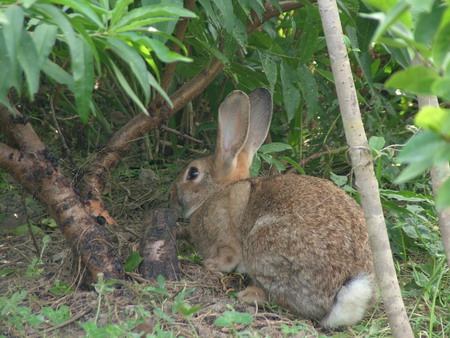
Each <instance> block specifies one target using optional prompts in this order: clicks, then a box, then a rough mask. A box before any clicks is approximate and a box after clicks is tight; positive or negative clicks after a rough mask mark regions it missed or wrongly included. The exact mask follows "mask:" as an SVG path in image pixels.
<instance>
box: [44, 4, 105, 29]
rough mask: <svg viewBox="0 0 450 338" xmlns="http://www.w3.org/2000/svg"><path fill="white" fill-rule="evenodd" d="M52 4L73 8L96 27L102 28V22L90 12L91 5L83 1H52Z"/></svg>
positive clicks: (93, 12)
mask: <svg viewBox="0 0 450 338" xmlns="http://www.w3.org/2000/svg"><path fill="white" fill-rule="evenodd" d="M52 2H53V3H58V4H61V5H65V6H68V7H71V8H73V9H74V10H76V11H78V12H80V13H81V14H83V16H84V17H86V18H88V19H89V20H91V21H92V22H93V23H95V24H96V25H97V26H98V27H103V22H102V21H101V20H100V18H99V17H98V16H97V14H96V13H95V11H94V10H92V7H91V6H92V3H91V2H90V1H85V0H52Z"/></svg>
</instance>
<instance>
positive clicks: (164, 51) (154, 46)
mask: <svg viewBox="0 0 450 338" xmlns="http://www.w3.org/2000/svg"><path fill="white" fill-rule="evenodd" d="M118 36H120V37H124V38H125V39H127V40H131V41H133V42H135V43H137V44H141V45H144V46H146V47H147V48H149V49H150V50H151V51H153V52H155V54H156V56H157V57H158V58H159V59H160V60H161V61H162V62H166V63H170V62H176V61H183V62H192V59H191V58H188V57H185V56H182V55H180V54H178V53H175V52H172V51H171V50H170V49H169V48H168V47H167V46H166V45H164V44H163V43H162V42H161V41H159V40H155V39H151V38H149V37H147V36H143V35H141V34H137V33H134V32H127V33H122V34H119V35H118Z"/></svg>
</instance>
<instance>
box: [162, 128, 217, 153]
mask: <svg viewBox="0 0 450 338" xmlns="http://www.w3.org/2000/svg"><path fill="white" fill-rule="evenodd" d="M161 129H162V130H164V131H167V132H168V133H172V134H175V135H177V136H178V137H181V138H184V139H186V140H189V141H192V142H195V143H197V144H200V145H201V146H203V147H206V148H209V146H208V145H206V144H205V142H203V141H201V140H198V139H196V138H194V137H192V136H189V135H188V134H185V133H182V132H180V131H178V130H175V129H172V128H169V127H167V126H161Z"/></svg>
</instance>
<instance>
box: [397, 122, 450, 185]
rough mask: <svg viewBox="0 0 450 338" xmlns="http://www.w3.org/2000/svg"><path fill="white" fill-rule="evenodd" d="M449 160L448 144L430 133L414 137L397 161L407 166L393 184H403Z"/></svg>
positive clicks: (449, 147)
mask: <svg viewBox="0 0 450 338" xmlns="http://www.w3.org/2000/svg"><path fill="white" fill-rule="evenodd" d="M449 159H450V144H448V142H446V141H445V140H444V139H442V138H441V137H440V136H439V135H437V134H436V133H434V132H432V131H423V132H420V133H417V134H416V135H414V136H413V137H412V138H411V139H410V140H409V141H408V143H406V145H405V146H404V147H403V149H402V151H401V152H400V154H399V157H398V160H399V161H400V162H401V163H409V166H408V167H407V168H406V169H404V170H403V172H402V173H401V174H400V175H399V176H398V177H397V179H396V180H395V183H397V184H398V183H403V182H406V181H408V180H411V179H412V178H414V177H416V176H418V175H420V174H422V173H423V172H425V171H426V170H428V169H429V168H430V167H431V166H433V165H435V164H440V163H443V162H445V161H447V162H448V160H449Z"/></svg>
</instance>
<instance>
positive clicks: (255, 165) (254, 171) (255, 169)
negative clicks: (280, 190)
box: [250, 154, 262, 177]
mask: <svg viewBox="0 0 450 338" xmlns="http://www.w3.org/2000/svg"><path fill="white" fill-rule="evenodd" d="M261 164H262V163H261V158H260V157H259V155H258V154H255V156H253V161H252V165H251V166H250V177H256V176H258V174H259V171H260V170H261Z"/></svg>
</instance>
